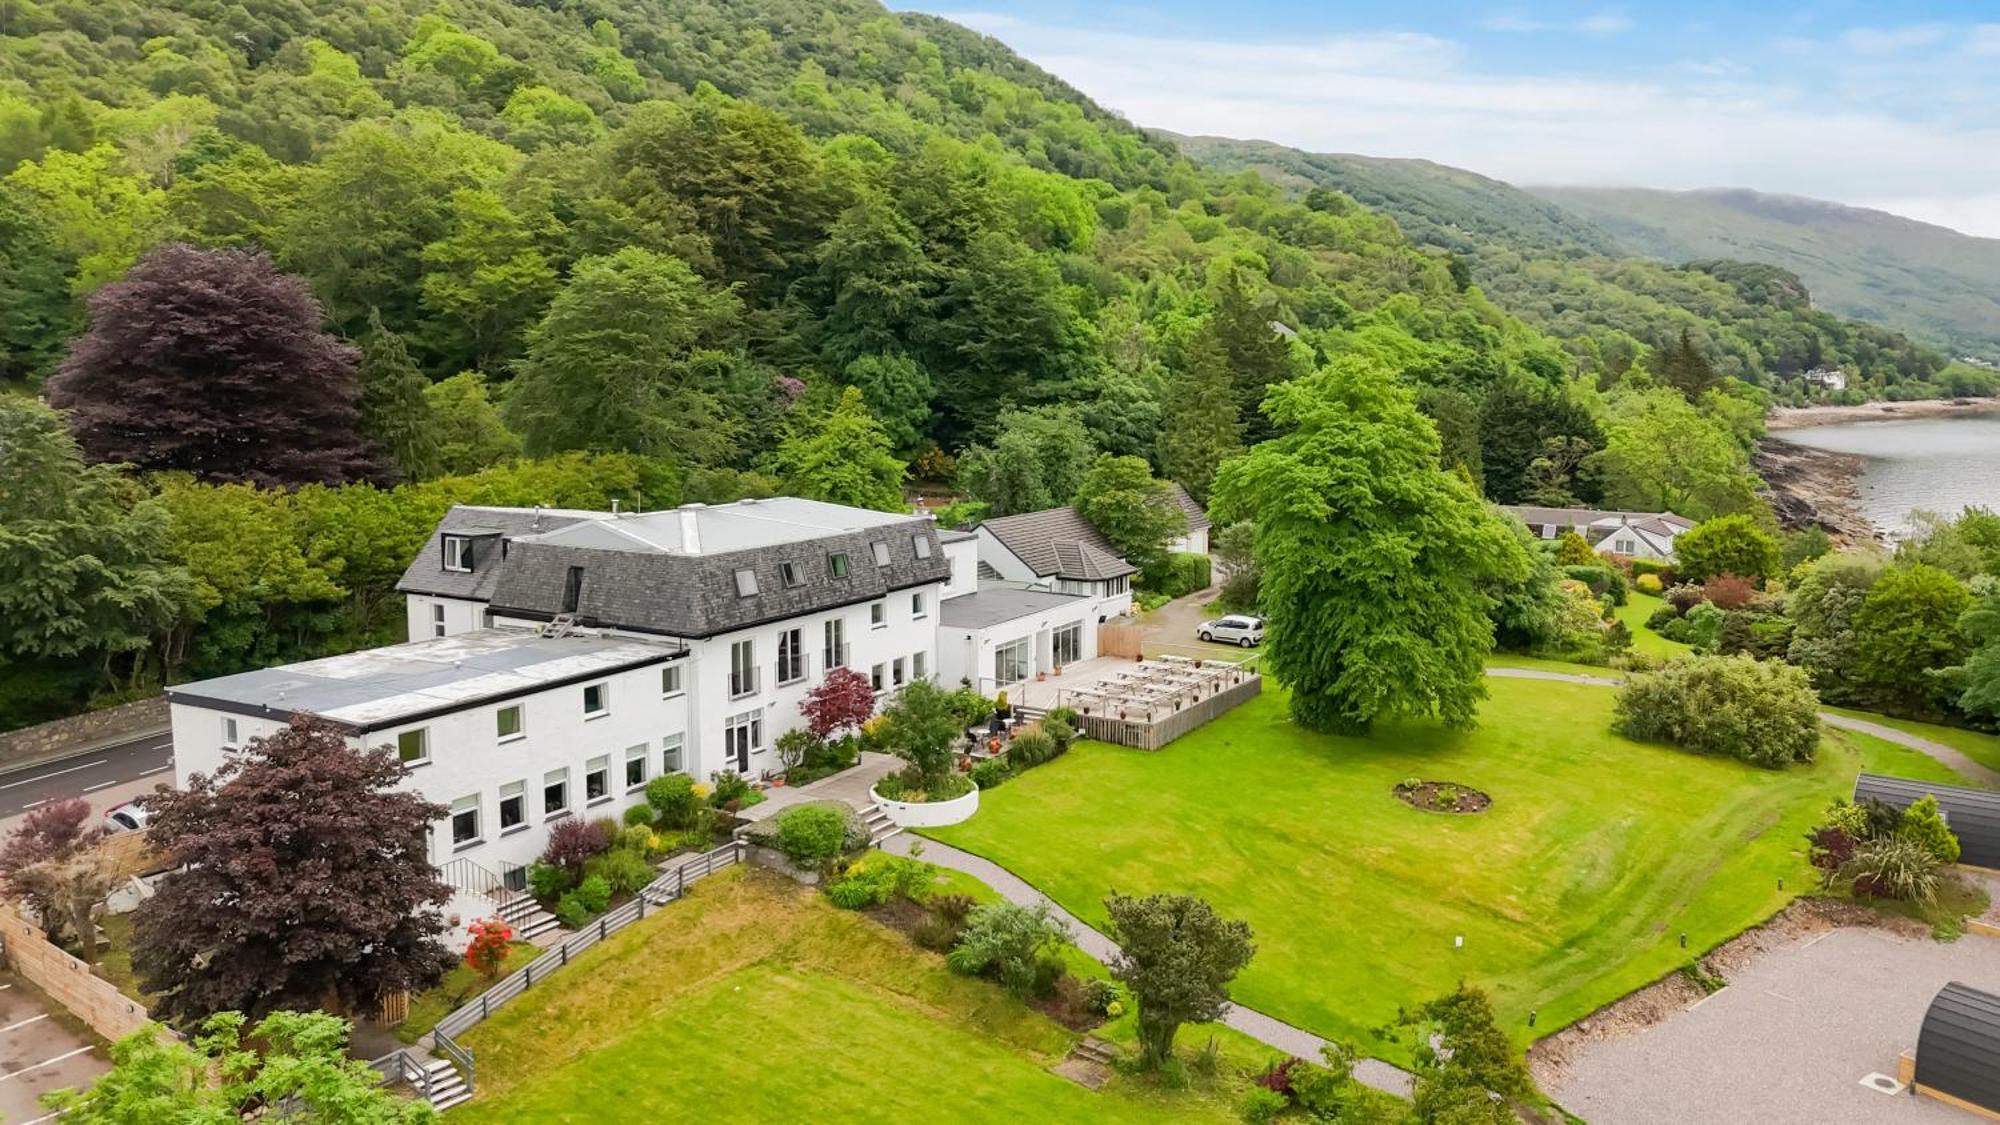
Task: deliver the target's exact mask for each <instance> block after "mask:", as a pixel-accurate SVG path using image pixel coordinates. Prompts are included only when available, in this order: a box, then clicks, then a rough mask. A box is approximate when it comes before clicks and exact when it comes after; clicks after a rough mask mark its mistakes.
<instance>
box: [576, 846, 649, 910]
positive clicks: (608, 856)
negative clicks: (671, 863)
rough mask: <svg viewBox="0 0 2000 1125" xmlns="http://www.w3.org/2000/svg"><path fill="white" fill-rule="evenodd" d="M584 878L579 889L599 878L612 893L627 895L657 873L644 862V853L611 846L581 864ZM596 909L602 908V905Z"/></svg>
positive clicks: (646, 882)
mask: <svg viewBox="0 0 2000 1125" xmlns="http://www.w3.org/2000/svg"><path fill="white" fill-rule="evenodd" d="M583 872H584V879H583V882H582V883H580V884H578V887H579V889H581V888H582V887H584V886H588V885H589V884H590V882H591V880H593V879H601V880H603V881H604V884H605V886H607V887H609V888H610V889H611V893H613V894H621V895H629V894H632V893H634V892H636V891H637V890H638V889H639V888H641V887H643V886H645V885H646V884H648V883H650V882H652V881H653V880H654V878H656V877H657V876H658V875H659V872H657V871H655V870H653V865H652V864H650V863H647V862H646V853H644V852H643V851H635V850H634V849H632V848H613V849H611V850H610V851H608V852H605V853H604V854H603V855H600V856H597V857H596V858H594V859H592V860H591V861H590V862H589V863H586V864H584V865H583ZM597 909H599V910H602V909H604V908H603V907H601V906H600V907H598V908H597Z"/></svg>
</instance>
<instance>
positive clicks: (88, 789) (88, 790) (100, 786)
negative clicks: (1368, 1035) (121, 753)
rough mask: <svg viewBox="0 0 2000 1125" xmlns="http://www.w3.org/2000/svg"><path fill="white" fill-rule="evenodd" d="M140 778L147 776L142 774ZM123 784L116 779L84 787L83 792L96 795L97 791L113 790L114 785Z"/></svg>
mask: <svg viewBox="0 0 2000 1125" xmlns="http://www.w3.org/2000/svg"><path fill="white" fill-rule="evenodd" d="M140 776H142V777H143V776H145V775H143V774H141V775H140ZM123 784H124V782H122V781H118V780H116V779H113V780H111V781H100V782H98V783H97V784H95V785H86V786H84V787H83V790H82V791H83V792H85V793H95V792H96V791H98V790H99V789H109V788H111V787H112V786H114V785H123Z"/></svg>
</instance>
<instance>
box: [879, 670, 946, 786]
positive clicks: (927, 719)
mask: <svg viewBox="0 0 2000 1125" xmlns="http://www.w3.org/2000/svg"><path fill="white" fill-rule="evenodd" d="M883 716H884V718H886V719H887V720H888V722H887V723H886V724H885V726H884V728H883V736H882V741H883V743H884V744H885V745H887V746H888V747H889V749H890V751H891V752H893V753H894V754H895V755H896V756H897V757H899V758H903V759H905V760H907V761H908V762H909V763H910V765H911V767H912V768H914V769H915V770H916V771H917V773H918V775H919V776H920V777H922V779H923V783H924V785H925V787H926V788H928V787H930V786H931V785H933V784H934V783H936V782H937V781H939V780H940V779H942V778H944V777H945V775H947V774H949V773H950V772H951V766H952V762H953V761H954V760H955V756H954V755H953V753H952V747H953V743H954V742H956V741H957V739H958V736H959V733H960V731H961V730H963V725H962V724H961V723H960V722H959V708H958V701H957V700H956V699H955V698H954V697H953V695H952V693H951V692H948V691H946V690H944V689H943V688H941V687H939V686H937V685H936V684H934V683H931V682H930V681H929V680H913V681H911V682H910V683H909V684H908V685H907V686H906V687H904V688H903V692H902V694H901V695H899V696H897V697H896V702H895V703H893V704H891V705H890V707H889V708H888V710H886V711H884V712H883Z"/></svg>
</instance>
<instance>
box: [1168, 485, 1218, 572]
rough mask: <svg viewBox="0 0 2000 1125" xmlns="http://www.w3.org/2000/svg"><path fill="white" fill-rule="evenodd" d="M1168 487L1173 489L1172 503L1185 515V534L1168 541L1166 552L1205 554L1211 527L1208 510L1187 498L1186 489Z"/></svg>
mask: <svg viewBox="0 0 2000 1125" xmlns="http://www.w3.org/2000/svg"><path fill="white" fill-rule="evenodd" d="M1169 487H1170V488H1172V489H1173V496H1174V503H1176V504H1178V505H1180V508H1181V511H1183V512H1186V513H1187V532H1186V534H1183V535H1177V536H1175V537H1174V538H1173V539H1171V540H1169V541H1168V542H1167V550H1169V551H1178V552H1181V553H1183V554H1189V555H1205V554H1207V553H1208V529H1209V528H1210V527H1211V526H1212V525H1211V524H1210V523H1209V520H1208V510H1207V509H1205V508H1203V507H1202V506H1201V504H1200V503H1199V502H1197V501H1196V500H1195V498H1194V497H1192V496H1189V495H1188V490H1187V489H1185V488H1182V487H1181V486H1180V485H1178V484H1174V485H1169Z"/></svg>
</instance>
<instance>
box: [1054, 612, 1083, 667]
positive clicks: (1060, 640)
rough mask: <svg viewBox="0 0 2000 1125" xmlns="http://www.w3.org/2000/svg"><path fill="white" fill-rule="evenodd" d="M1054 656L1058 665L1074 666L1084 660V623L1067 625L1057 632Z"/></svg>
mask: <svg viewBox="0 0 2000 1125" xmlns="http://www.w3.org/2000/svg"><path fill="white" fill-rule="evenodd" d="M1053 641H1054V644H1053V646H1052V647H1053V649H1054V656H1055V662H1056V663H1057V664H1074V663H1076V662H1077V661H1079V660H1082V659H1083V622H1081V621H1078V622H1076V623H1075V624H1071V625H1065V626H1063V627H1062V628H1060V629H1057V630H1056V633H1055V637H1054V638H1053Z"/></svg>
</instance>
